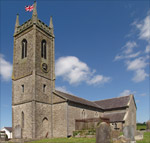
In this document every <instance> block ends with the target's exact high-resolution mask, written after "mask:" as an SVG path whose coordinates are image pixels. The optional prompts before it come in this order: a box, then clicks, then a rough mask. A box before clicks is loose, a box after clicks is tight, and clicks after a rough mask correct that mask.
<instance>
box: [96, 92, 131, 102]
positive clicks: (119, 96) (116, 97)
mask: <svg viewBox="0 0 150 143" xmlns="http://www.w3.org/2000/svg"><path fill="white" fill-rule="evenodd" d="M130 95H133V94H129V95H126V96H119V97H113V98H108V99H102V100H96V101H93V102H97V101H106V100H111V99H119V98H123V97H128V96H130Z"/></svg>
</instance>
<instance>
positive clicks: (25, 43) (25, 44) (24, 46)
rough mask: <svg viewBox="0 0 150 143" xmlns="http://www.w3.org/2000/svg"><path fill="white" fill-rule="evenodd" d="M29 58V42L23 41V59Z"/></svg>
mask: <svg viewBox="0 0 150 143" xmlns="http://www.w3.org/2000/svg"><path fill="white" fill-rule="evenodd" d="M25 57H27V40H26V39H23V40H22V59H23V58H25Z"/></svg>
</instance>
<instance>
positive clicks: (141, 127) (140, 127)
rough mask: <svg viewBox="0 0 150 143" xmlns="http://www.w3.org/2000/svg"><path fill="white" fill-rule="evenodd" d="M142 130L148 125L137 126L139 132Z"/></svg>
mask: <svg viewBox="0 0 150 143" xmlns="http://www.w3.org/2000/svg"><path fill="white" fill-rule="evenodd" d="M140 129H146V125H145V124H137V130H140Z"/></svg>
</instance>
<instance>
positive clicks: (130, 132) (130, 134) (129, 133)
mask: <svg viewBox="0 0 150 143" xmlns="http://www.w3.org/2000/svg"><path fill="white" fill-rule="evenodd" d="M123 134H124V136H125V137H126V138H129V139H131V141H135V139H134V136H135V131H134V125H131V126H125V127H124V128H123Z"/></svg>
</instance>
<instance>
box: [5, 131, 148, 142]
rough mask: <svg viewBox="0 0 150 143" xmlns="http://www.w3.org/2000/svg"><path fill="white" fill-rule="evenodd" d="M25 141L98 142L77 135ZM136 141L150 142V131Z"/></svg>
mask: <svg viewBox="0 0 150 143" xmlns="http://www.w3.org/2000/svg"><path fill="white" fill-rule="evenodd" d="M8 143H13V142H8ZM25 143H96V138H75V137H70V138H53V139H41V140H36V141H30V142H25ZM112 143H113V142H112ZM136 143H150V131H149V132H144V138H143V139H142V140H139V141H136Z"/></svg>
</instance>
